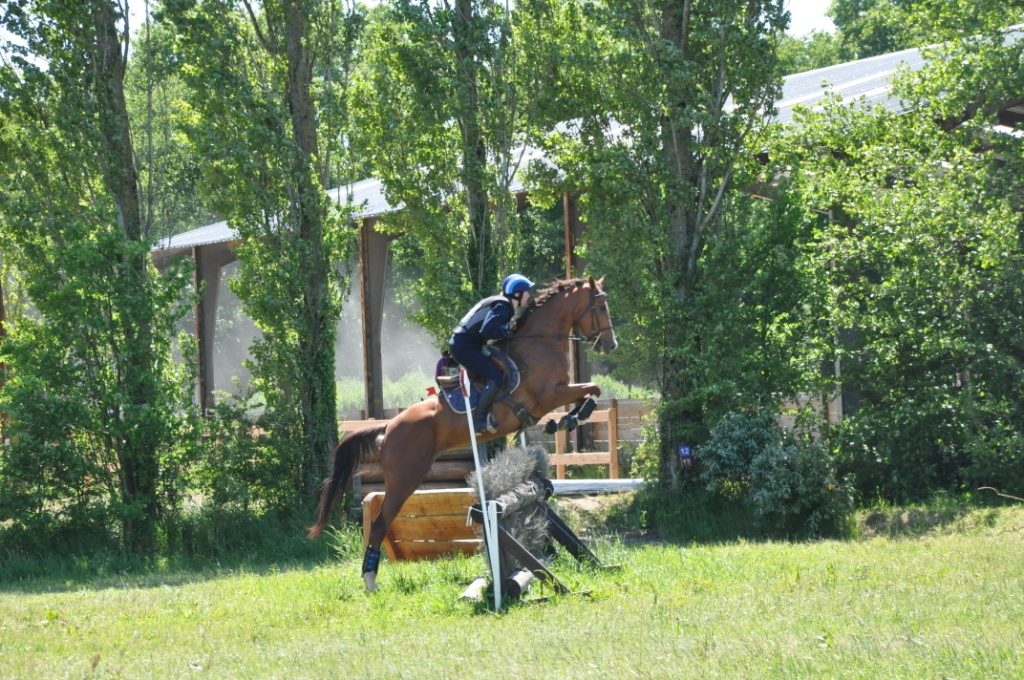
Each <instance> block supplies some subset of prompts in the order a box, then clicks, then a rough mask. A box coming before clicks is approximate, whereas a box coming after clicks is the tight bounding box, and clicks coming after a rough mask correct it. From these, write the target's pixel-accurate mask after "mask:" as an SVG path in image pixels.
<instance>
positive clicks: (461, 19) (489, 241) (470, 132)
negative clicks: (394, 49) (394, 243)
mask: <svg viewBox="0 0 1024 680" xmlns="http://www.w3.org/2000/svg"><path fill="white" fill-rule="evenodd" d="M475 23H476V17H475V16H474V12H473V2H472V0H459V1H458V3H457V5H456V9H455V17H454V19H453V26H452V33H453V38H454V43H455V55H454V57H455V69H456V74H455V82H456V93H455V96H456V98H457V100H458V117H459V125H460V128H461V131H462V184H463V187H464V188H465V191H466V208H467V212H468V218H469V228H470V233H471V235H472V237H473V241H472V246H471V247H472V251H471V252H470V257H469V262H470V267H471V269H472V271H471V272H470V276H471V279H472V283H473V288H474V290H475V291H476V293H477V295H489V294H490V292H491V291H490V290H489V288H490V284H491V283H492V282H493V281H494V280H495V279H496V278H497V264H496V262H495V258H494V257H493V254H492V251H493V249H494V248H493V235H492V233H491V224H490V211H489V209H488V201H487V189H486V184H485V182H484V175H485V173H486V170H487V149H486V147H485V145H484V139H483V132H482V131H481V129H480V94H479V82H478V75H479V74H478V67H477V60H476V57H477V55H476V50H475V49H474V44H475V42H476V41H475V40H474V24H475Z"/></svg>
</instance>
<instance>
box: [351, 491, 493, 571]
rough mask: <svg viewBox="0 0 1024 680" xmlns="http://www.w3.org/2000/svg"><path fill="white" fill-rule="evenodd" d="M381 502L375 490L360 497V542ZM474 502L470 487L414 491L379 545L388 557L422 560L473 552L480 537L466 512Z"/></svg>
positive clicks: (366, 537) (366, 539) (379, 495)
mask: <svg viewBox="0 0 1024 680" xmlns="http://www.w3.org/2000/svg"><path fill="white" fill-rule="evenodd" d="M383 502H384V494H383V493H381V492H379V491H376V492H373V493H371V494H369V495H367V496H366V497H365V498H364V499H363V545H366V543H367V541H368V540H369V537H370V522H371V521H372V520H373V517H374V515H376V514H377V510H378V509H379V508H380V505H381V503H383ZM472 504H473V492H472V491H471V490H470V489H431V490H427V491H417V492H415V493H414V494H413V495H412V496H410V497H409V500H407V501H406V502H405V504H404V505H403V506H402V509H401V510H400V511H399V512H398V516H397V517H395V521H394V522H392V523H391V527H390V528H389V529H388V533H387V536H385V537H384V543H383V545H382V547H383V549H384V551H385V552H386V553H387V556H388V559H389V560H423V559H433V558H436V557H440V556H441V555H452V554H462V555H473V554H475V553H476V552H477V550H478V549H479V546H480V538H479V537H478V536H477V534H476V530H475V529H474V528H473V526H472V525H470V526H466V514H467V512H468V509H469V506H470V505H472Z"/></svg>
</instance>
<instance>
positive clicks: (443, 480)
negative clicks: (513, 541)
mask: <svg viewBox="0 0 1024 680" xmlns="http://www.w3.org/2000/svg"><path fill="white" fill-rule="evenodd" d="M649 411H650V407H648V406H647V405H646V404H644V403H643V402H638V401H633V400H629V401H619V400H615V399H611V400H607V401H604V402H598V408H597V409H596V410H595V411H594V412H593V413H592V414H591V416H590V418H589V419H588V420H587V422H586V424H585V425H584V426H583V427H587V428H589V429H590V434H591V437H590V438H591V440H592V443H593V445H592V446H591V447H590V448H592V449H595V450H592V451H580V452H573V451H571V450H570V448H571V446H570V439H571V437H570V434H569V433H568V432H558V433H555V434H553V435H546V434H544V433H543V432H542V427H543V425H544V423H545V422H546V421H547V420H548V419H549V418H554V419H555V420H558V419H559V418H561V417H562V416H563V415H564V411H563V410H561V409H559V410H558V411H553V412H551V413H549V414H548V415H546V416H544V418H542V419H541V420H540V423H539V424H538V425H537V426H536V427H533V428H531V429H530V430H528V431H527V440H528V442H529V443H530V444H541V445H544V446H546V447H547V449H548V451H549V452H551V451H552V450H553V453H551V464H552V466H553V467H554V468H555V477H556V478H557V479H564V478H565V472H566V468H567V467H569V466H573V465H592V464H598V465H607V466H608V476H609V478H610V479H618V478H619V454H620V445H621V444H622V443H623V442H624V441H626V442H630V443H635V442H637V441H639V440H640V438H641V437H642V425H641V419H642V418H643V416H644V415H645V414H646V413H648V412H649ZM386 422H387V420H372V419H371V420H365V419H364V420H344V421H342V422H341V423H339V427H340V429H341V431H342V432H353V431H355V430H359V429H363V428H366V427H374V426H378V425H383V424H385V423H386ZM472 471H473V453H472V451H471V450H470V449H458V450H455V451H446V452H444V453H442V454H440V455H438V457H437V460H435V461H434V464H433V465H432V466H431V468H430V471H429V472H428V473H427V476H426V477H425V478H424V480H423V482H422V483H421V484H420V486H419V488H420V489H421V490H431V489H451V488H459V487H465V486H466V485H465V478H466V476H467V475H469V474H470V473H471V472H472ZM358 475H359V477H358V478H357V483H358V484H359V486H360V490H359V492H358V493H357V495H359V496H360V497H362V496H363V495H365V494H369V493H373V492H376V491H383V489H384V484H383V475H382V470H381V466H380V463H375V462H368V463H364V464H363V465H362V466H360V468H359V470H358Z"/></svg>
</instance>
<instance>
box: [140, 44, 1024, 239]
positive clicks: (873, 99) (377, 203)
mask: <svg viewBox="0 0 1024 680" xmlns="http://www.w3.org/2000/svg"><path fill="white" fill-rule="evenodd" d="M1020 33H1021V30H1020V28H1015V30H1013V31H1012V34H1014V37H1015V38H1019V35H1020ZM924 63H925V58H924V56H923V55H922V54H921V51H920V50H919V49H916V48H914V49H907V50H902V51H900V52H893V53H891V54H882V55H878V56H876V57H869V58H867V59H860V60H858V61H851V62H847V63H845V64H835V65H833V66H827V67H825V68H820V69H815V70H814V71H807V72H804V73H795V74H792V75H789V76H786V77H785V78H784V79H783V86H782V95H781V97H780V98H779V100H778V102H777V104H776V108H777V112H776V114H775V117H774V120H775V121H776V122H779V123H788V122H790V121H791V120H792V119H793V110H794V108H795V107H797V106H812V107H813V106H814V105H815V104H816V103H818V102H820V101H822V100H823V99H824V98H825V97H826V95H827V94H828V93H829V92H831V93H833V94H835V95H838V96H840V97H841V98H842V99H843V100H847V101H854V100H861V99H863V100H864V101H866V102H867V103H869V104H881V105H882V106H885V107H886V108H888V109H890V110H893V111H900V110H902V109H903V108H904V107H903V105H902V104H901V103H900V101H899V100H898V99H897V98H896V97H894V96H893V95H892V93H891V90H890V80H891V78H892V76H893V74H895V73H896V71H897V69H898V68H899V67H900V65H901V64H905V65H906V66H907V67H908V68H910V69H911V70H916V69H919V68H921V66H922V65H923V64H924ZM527 155H528V156H531V157H532V156H536V155H537V152H535V151H534V150H529V151H528V152H527ZM512 189H513V190H520V189H522V185H521V184H518V183H517V184H516V185H515V186H513V187H512ZM328 193H329V194H330V196H331V198H333V199H334V200H335V201H338V202H345V201H347V199H349V197H351V201H352V203H353V205H354V206H355V213H354V216H355V217H356V218H357V219H364V218H368V217H377V216H380V215H384V214H387V213H390V212H394V211H395V210H397V209H399V208H400V207H401V206H392V205H391V204H389V203H388V201H387V199H386V198H385V197H384V188H383V186H382V184H381V181H380V180H379V179H376V178H370V179H364V180H361V181H359V182H356V183H354V184H351V185H347V186H343V187H337V188H334V189H331V190H330V191H328ZM237 239H238V234H237V233H236V232H235V230H233V229H232V228H230V227H229V226H228V224H227V222H217V223H215V224H209V225H206V226H205V227H199V228H198V229H193V230H191V231H187V232H184V233H181V234H176V235H174V236H171V237H169V238H166V239H163V240H161V241H160V242H159V243H158V244H157V246H156V247H155V248H154V251H162V252H161V253H160V254H161V255H163V256H171V255H175V254H178V253H180V252H183V251H184V250H188V249H191V248H192V247H194V246H204V245H211V244H214V243H225V242H231V241H236V240H237Z"/></svg>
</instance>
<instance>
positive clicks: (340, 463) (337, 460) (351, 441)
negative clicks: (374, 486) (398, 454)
mask: <svg viewBox="0 0 1024 680" xmlns="http://www.w3.org/2000/svg"><path fill="white" fill-rule="evenodd" d="M385 427H387V425H386V424H384V425H377V426H375V427H370V428H366V429H364V430H356V431H355V432H351V433H349V434H347V435H345V438H344V439H342V440H341V442H340V443H339V444H338V448H336V449H335V450H334V467H333V468H332V469H331V476H330V477H328V478H327V479H325V480H324V483H323V484H322V485H321V486H320V507H319V508H318V509H317V518H316V524H314V525H313V526H311V527H309V530H308V531H307V532H306V535H307V536H309V537H310V538H316V537H317V536H319V535H320V534H321V533H322V532H323V530H324V528H325V527H326V526H327V522H328V520H329V519H330V515H331V506H333V505H334V502H335V501H336V500H338V496H339V495H340V494H341V491H342V490H343V489H344V488H345V486H346V485H347V484H348V480H349V479H350V478H351V477H352V472H353V471H354V470H355V469H356V466H357V465H359V463H361V462H362V461H363V460H364V459H365V458H366V457H367V456H369V455H371V454H373V453H375V452H376V451H377V438H378V437H379V436H380V435H381V434H383V433H384V428H385Z"/></svg>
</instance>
